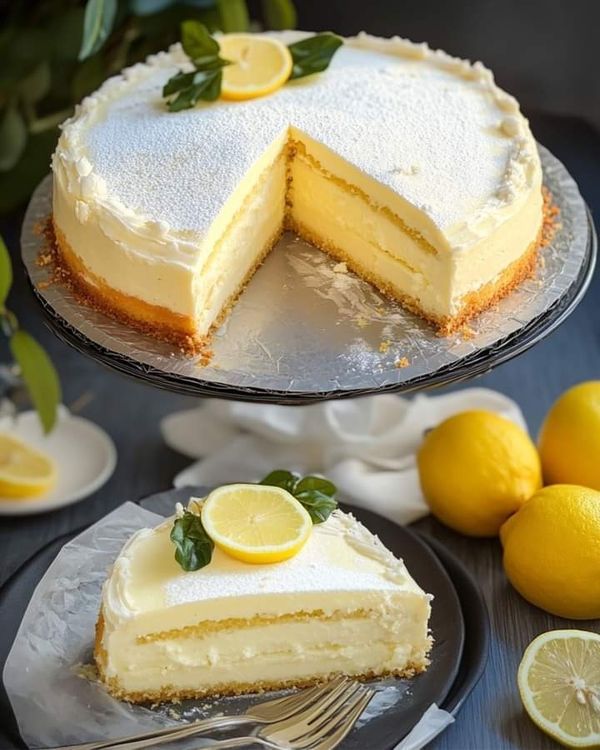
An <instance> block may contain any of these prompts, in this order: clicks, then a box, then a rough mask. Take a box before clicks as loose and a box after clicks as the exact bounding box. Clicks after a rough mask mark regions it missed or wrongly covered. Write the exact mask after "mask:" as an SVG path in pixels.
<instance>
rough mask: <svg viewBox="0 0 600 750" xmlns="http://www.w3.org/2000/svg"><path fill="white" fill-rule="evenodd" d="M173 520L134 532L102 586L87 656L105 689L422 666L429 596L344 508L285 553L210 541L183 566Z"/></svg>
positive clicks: (306, 678)
mask: <svg viewBox="0 0 600 750" xmlns="http://www.w3.org/2000/svg"><path fill="white" fill-rule="evenodd" d="M171 526H172V521H170V522H167V523H166V524H163V525H161V526H159V527H157V529H155V530H144V532H140V533H139V534H138V535H137V536H134V537H133V538H132V540H131V541H130V543H128V545H127V546H126V547H125V548H124V551H123V553H122V554H121V556H120V557H119V558H118V559H117V561H116V563H115V566H114V568H113V571H112V572H111V574H110V576H109V579H108V581H107V583H106V585H105V588H104V592H103V604H102V609H101V612H100V616H99V620H98V625H97V632H96V647H95V658H96V663H97V665H98V668H99V671H100V675H101V677H102V680H103V681H104V682H105V683H106V684H107V686H108V688H109V690H110V692H111V693H112V694H113V695H114V696H116V697H118V698H122V699H126V700H131V701H134V702H142V701H147V700H150V701H157V700H179V699H182V698H192V697H198V696H202V695H215V694H220V695H221V694H239V693H244V692H256V691H261V690H268V689H277V688H280V687H284V686H293V685H297V686H299V685H308V684H312V683H315V682H318V681H322V680H326V679H328V678H330V677H332V676H334V675H337V674H345V675H349V676H355V677H357V678H367V677H374V676H380V675H401V676H407V677H409V676H412V675H414V674H416V673H418V672H421V671H423V670H424V669H425V668H426V667H427V664H428V653H429V650H430V648H431V637H430V635H429V632H428V619H429V614H430V597H429V596H428V595H427V594H425V593H424V592H423V591H422V590H421V589H420V588H419V587H418V585H417V584H416V583H415V582H414V581H413V579H412V578H411V577H410V574H409V573H408V571H406V568H405V567H404V565H403V563H402V562H401V561H399V560H396V558H394V557H393V555H392V554H391V553H390V552H389V551H388V550H386V549H385V547H383V545H382V544H381V543H380V542H379V541H378V540H376V539H375V538H374V537H373V536H372V535H371V534H370V532H368V531H367V530H366V529H365V528H364V527H362V526H361V525H360V524H358V522H356V520H355V519H354V518H352V517H351V516H348V515H346V514H341V513H337V512H336V514H335V515H334V516H332V517H330V519H328V521H327V522H326V523H324V524H321V525H319V526H317V527H315V528H314V530H313V533H312V535H311V537H310V538H309V541H308V542H307V544H306V545H305V547H304V548H303V549H302V550H301V552H300V553H299V554H298V555H296V556H295V557H294V558H292V559H291V560H288V561H286V562H284V563H277V564H273V565H248V564H245V563H241V562H239V561H237V560H234V559H233V558H231V557H229V556H227V555H226V554H225V553H223V552H221V551H220V550H218V549H215V550H214V552H213V558H212V560H211V562H210V564H209V565H208V566H207V567H205V568H202V569H200V570H199V571H196V572H192V573H185V572H183V571H182V570H181V568H179V566H178V565H177V563H176V562H175V560H174V556H173V547H172V543H171V542H170V539H169V534H170V530H171Z"/></svg>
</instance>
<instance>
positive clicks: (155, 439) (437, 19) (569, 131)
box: [0, 0, 600, 750]
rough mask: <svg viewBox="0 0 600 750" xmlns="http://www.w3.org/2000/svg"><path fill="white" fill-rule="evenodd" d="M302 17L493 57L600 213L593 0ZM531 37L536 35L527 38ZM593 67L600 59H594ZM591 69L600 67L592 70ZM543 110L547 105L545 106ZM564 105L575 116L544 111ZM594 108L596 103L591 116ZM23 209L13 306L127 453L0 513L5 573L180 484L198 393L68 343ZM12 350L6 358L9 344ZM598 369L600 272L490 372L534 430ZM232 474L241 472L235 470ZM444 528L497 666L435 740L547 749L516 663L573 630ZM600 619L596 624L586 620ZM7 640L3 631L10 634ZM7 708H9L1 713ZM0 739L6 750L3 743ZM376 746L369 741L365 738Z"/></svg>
mask: <svg viewBox="0 0 600 750" xmlns="http://www.w3.org/2000/svg"><path fill="white" fill-rule="evenodd" d="M300 6H301V7H300V20H301V24H302V25H303V26H305V27H307V28H315V29H317V28H333V29H335V30H338V31H340V32H343V33H352V32H355V31H357V30H360V29H362V28H365V29H367V30H369V31H371V32H373V33H379V34H386V35H389V34H394V33H398V34H401V35H404V36H409V37H413V38H415V39H417V40H419V39H427V40H429V41H430V43H431V44H432V45H434V46H442V47H445V48H446V49H448V50H449V51H451V52H454V53H457V54H460V55H462V56H465V57H472V58H478V57H480V58H481V59H482V60H483V61H484V62H485V63H487V64H489V65H490V66H491V67H493V68H495V70H496V72H497V78H498V80H499V81H500V83H501V84H503V85H504V86H506V87H507V88H508V89H510V90H512V91H513V93H516V94H517V95H519V96H520V97H521V98H522V99H523V101H524V104H525V111H526V112H527V114H529V115H530V117H531V122H532V128H533V131H534V133H535V135H536V136H537V138H538V140H539V141H540V142H541V143H543V144H544V145H546V146H547V147H548V148H550V149H551V150H552V151H553V152H554V153H555V154H556V155H557V156H558V157H559V158H560V159H562V160H563V161H564V163H565V164H566V165H567V167H568V168H569V170H570V171H571V172H572V174H573V175H574V177H575V178H576V179H577V180H578V182H579V185H580V187H581V191H582V193H583V195H584V197H585V198H586V200H587V201H588V203H589V205H590V207H591V208H592V212H593V213H594V214H595V215H596V217H597V214H598V211H599V210H600V138H599V137H598V133H597V131H596V130H595V129H594V128H593V127H592V124H591V123H592V120H593V118H594V117H596V121H597V113H598V99H599V97H598V84H597V82H596V80H595V78H594V69H595V71H596V72H597V71H598V67H599V66H598V55H597V50H596V34H597V30H598V23H597V19H598V10H600V2H596V1H595V0H594V1H593V2H592V0H572V1H571V2H560V1H559V0H545V1H541V0H539V1H538V0H536V1H535V2H529V1H528V0H522V2H516V0H505V2H491V0H480V2H475V0H469V1H465V2H458V0H454V1H452V2H443V1H442V0H440V1H439V2H437V1H436V2H434V1H433V0H424V1H422V2H418V1H417V0H410V1H408V0H406V1H404V2H402V1H399V2H382V1H381V0H371V2H368V3H367V2H360V3H359V2H354V1H353V0H350V1H347V2H342V0H322V2H320V3H317V2H313V1H312V0H311V2H301V3H300ZM524 42H527V44H526V45H525V46H523V45H524ZM590 66H591V67H590ZM590 70H591V71H592V72H590ZM543 111H545V112H546V113H545V114H542V112H543ZM557 112H562V113H565V112H568V113H570V115H569V116H557V115H556V114H554V115H549V114H548V113H557ZM594 113H596V114H594ZM20 221H21V216H19V215H17V216H13V217H10V218H8V219H4V220H2V221H0V231H1V232H2V233H3V234H4V236H5V238H6V240H7V242H8V244H9V247H10V249H11V251H12V253H13V256H14V258H15V266H16V283H15V287H14V289H13V292H12V294H11V297H10V300H9V302H10V306H11V307H12V308H13V309H14V310H15V311H16V312H17V314H18V315H19V317H20V319H21V320H22V322H23V324H24V325H25V326H26V327H28V328H29V330H31V331H32V332H33V333H34V334H35V335H37V336H38V337H39V338H40V339H41V340H42V341H43V342H44V344H45V345H46V346H47V347H48V349H49V350H50V352H51V355H52V357H53V359H54V361H55V363H56V365H57V367H58V370H59V372H60V375H61V378H62V383H63V389H64V396H65V398H64V401H65V403H66V404H67V405H70V406H72V407H74V408H75V410H76V411H78V412H79V413H81V414H82V415H84V416H86V417H88V418H90V419H92V420H94V421H96V422H97V423H98V424H100V425H102V426H103V427H104V428H105V429H106V430H107V431H108V432H109V433H110V434H111V435H112V437H113V438H114V440H115V442H116V444H117V448H118V452H119V464H118V466H117V470H116V473H115V475H114V477H113V478H112V479H111V481H110V482H109V483H108V484H107V485H106V486H105V487H104V488H103V489H101V490H100V491H99V492H97V493H95V494H94V495H93V496H92V497H91V498H89V499H87V500H85V501H83V502H81V503H79V504H77V505H74V506H71V507H69V508H65V509H62V510H59V511H55V512H52V513H48V514H44V515H40V516H33V517H27V518H14V519H10V518H0V583H1V582H2V581H3V580H5V579H6V578H7V577H8V576H9V575H10V574H11V572H12V571H14V570H15V569H16V568H17V567H18V566H19V564H21V563H22V562H23V561H24V560H26V559H27V557H28V556H29V555H31V554H32V553H33V552H34V551H35V550H36V549H38V548H39V547H40V546H41V545H42V544H43V543H44V542H45V541H48V540H50V539H53V538H55V537H56V536H58V535H59V534H61V533H64V532H66V531H68V530H70V529H74V528H77V527H79V526H81V525H82V524H84V523H90V522H92V521H93V520H95V519H97V518H99V517H101V516H102V515H104V514H105V513H106V512H107V511H108V510H109V509H111V508H113V507H115V506H116V505H118V504H120V503H122V502H123V501H125V500H135V499H137V498H140V497H142V496H144V495H147V494H150V493H153V492H156V491H158V490H161V489H165V488H167V487H168V486H170V483H171V479H172V477H173V475H174V473H175V472H176V471H178V470H179V469H181V468H183V467H184V466H185V465H186V464H187V460H186V459H184V458H182V457H180V456H178V455H176V454H174V453H173V452H172V451H170V450H169V449H167V448H166V447H165V446H164V445H163V444H162V441H161V438H160V433H159V419H160V417H161V416H162V415H164V414H168V413H169V412H171V411H174V410H176V409H179V408H183V407H185V406H186V405H187V406H191V405H193V401H191V400H189V399H185V398H183V397H180V396H174V395H170V394H167V393H164V392H162V391H158V390H153V389H151V388H149V387H148V386H144V385H140V384H138V383H136V382H133V381H130V380H126V379H125V378H123V377H121V376H119V375H117V374H115V373H112V372H109V371H107V370H104V369H103V368H102V367H100V366H99V365H97V364H96V363H94V362H92V361H90V360H88V359H85V358H84V357H82V356H81V355H79V354H77V353H75V352H74V351H71V350H69V349H68V348H67V347H66V346H65V345H64V344H62V343H61V342H60V341H58V340H57V339H56V338H54V337H53V336H52V335H51V334H50V333H49V332H48V331H47V330H46V328H45V326H44V324H43V321H42V318H41V316H40V313H39V310H38V308H37V306H36V304H35V302H34V300H33V298H32V296H31V293H30V291H29V289H28V287H27V284H26V282H25V279H24V275H23V273H22V270H21V268H20V266H19V261H18V230H19V226H20ZM2 346H3V348H2V349H1V350H0V355H1V358H2V360H3V361H4V360H6V359H7V356H8V355H7V352H6V348H5V347H4V344H3V343H2ZM592 378H595V379H598V378H600V276H599V275H598V273H597V274H596V277H595V279H594V281H593V283H592V285H591V287H590V290H589V292H588V294H587V296H586V298H585V299H584V301H583V303H582V304H581V306H580V307H579V308H578V309H577V311H576V312H575V313H574V314H573V315H572V317H571V318H570V319H569V320H568V321H567V322H566V323H565V324H564V325H563V326H562V327H561V328H560V329H559V330H558V331H556V332H555V333H554V334H553V335H552V336H551V337H550V338H548V339H547V340H545V341H543V342H542V343H540V344H539V345H537V346H536V347H535V348H534V349H532V350H530V351H529V352H527V353H526V354H524V355H522V356H521V357H519V358H518V359H516V360H514V361H512V362H510V363H508V364H506V365H503V366H502V367H500V368H499V369H498V370H496V371H495V372H493V373H492V374H490V375H488V376H486V377H484V378H481V379H479V380H478V381H477V383H476V384H477V385H485V386H488V387H491V388H497V389H498V390H500V391H502V392H503V393H506V394H507V395H509V396H511V397H512V398H514V399H516V400H517V401H518V402H519V404H520V405H521V408H522V409H523V411H524V413H525V416H526V418H527V420H528V423H529V425H530V428H531V430H532V432H533V433H534V434H535V433H536V432H537V430H538V428H539V425H540V422H541V420H542V418H543V415H544V414H545V412H546V410H547V409H548V408H549V406H550V405H551V403H552V401H553V400H554V399H555V398H556V397H557V396H558V395H559V394H560V393H561V392H562V391H563V390H565V389H566V388H568V387H569V386H570V385H572V384H574V383H576V382H578V381H581V380H586V379H592ZM234 479H235V477H232V480H234ZM419 526H420V527H421V528H425V529H426V530H427V531H428V533H431V534H433V535H435V536H436V537H438V538H440V539H442V540H443V541H444V543H445V544H446V545H447V546H448V548H449V549H450V550H452V551H453V552H454V553H455V554H457V556H458V557H460V558H461V559H462V560H463V561H465V562H466V563H467V565H468V566H469V567H470V569H471V570H472V572H473V573H474V575H475V576H476V578H477V579H478V581H479V582H480V584H481V586H482V590H483V591H484V593H485V597H486V599H487V601H488V605H489V607H490V613H491V616H492V626H493V644H492V654H491V660H492V661H491V663H490V665H489V667H488V669H487V671H486V674H485V676H484V679H483V681H482V682H481V683H480V685H479V686H478V688H477V689H476V691H475V692H474V693H473V695H472V697H471V699H470V700H469V701H468V703H467V704H466V706H465V708H464V709H463V712H462V714H461V715H460V717H459V720H458V721H457V723H456V724H455V725H454V726H453V727H452V728H451V729H450V730H449V731H448V732H446V733H445V734H444V736H443V737H442V738H440V739H439V740H438V741H436V743H435V744H434V747H435V748H437V749H438V750H442V748H443V749H444V750H499V749H504V748H520V749H526V750H537V749H538V748H540V749H542V748H553V747H556V745H555V744H554V743H552V741H550V740H549V739H547V738H545V737H544V736H543V735H541V734H540V733H539V732H538V731H537V730H536V729H535V728H534V727H533V726H532V725H531V724H530V722H529V721H528V720H527V718H526V717H524V716H523V712H522V709H521V707H520V703H519V699H518V696H517V693H516V685H515V674H516V665H517V664H518V661H519V659H520V656H521V654H522V651H523V648H524V647H525V645H526V644H527V643H528V642H529V640H530V639H531V638H532V637H534V636H535V635H537V634H538V633H539V632H542V631H543V630H547V629H549V628H553V627H567V626H569V623H567V622H565V621H561V620H560V619H559V618H551V617H549V616H547V615H544V614H543V613H541V612H540V611H539V610H536V609H535V608H533V607H531V606H529V605H528V604H526V603H525V602H524V601H523V600H521V599H520V598H519V597H518V596H517V595H516V594H515V593H514V592H513V591H512V590H511V589H510V587H509V586H508V584H507V583H506V581H505V579H504V577H503V575H502V571H501V565H500V549H499V545H498V543H497V542H496V541H482V542H479V541H473V540H469V539H465V538H463V537H460V536H458V535H456V534H453V533H452V532H450V531H448V530H446V529H443V528H442V527H441V526H440V525H439V524H437V523H435V522H433V521H429V520H428V521H424V522H421V524H419ZM581 625H582V627H585V628H592V629H596V630H597V629H598V625H599V623H597V622H595V623H582V624H581ZM0 638H2V634H0ZM1 723H2V717H0V724H1ZM0 750H9V749H8V748H5V747H2V746H1V745H0ZM365 750H367V749H365Z"/></svg>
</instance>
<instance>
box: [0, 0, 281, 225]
mask: <svg viewBox="0 0 600 750" xmlns="http://www.w3.org/2000/svg"><path fill="white" fill-rule="evenodd" d="M256 7H257V8H258V13H257V18H256V19H251V18H250V13H249V10H248V6H247V3H246V0H87V2H86V3H84V2H81V1H78V0H36V2H31V1H29V0H27V1H26V0H18V1H16V2H11V3H10V4H9V8H8V10H7V11H6V18H5V21H4V23H3V25H2V30H1V31H0V60H1V61H2V64H1V65H0V213H6V212H8V211H10V210H12V209H14V208H16V207H18V206H19V205H20V204H21V203H23V202H24V201H25V200H27V198H28V197H29V195H30V194H31V192H32V190H33V189H34V187H35V186H36V185H37V183H38V182H39V181H40V180H41V179H42V177H43V176H44V175H45V174H46V173H47V172H48V168H49V163H50V156H51V154H52V151H53V150H54V146H55V143H56V139H57V137H58V125H59V124H60V123H61V122H62V121H63V120H65V119H66V118H67V117H68V116H69V115H70V114H71V112H72V111H73V107H74V105H75V104H76V103H77V102H79V101H80V100H81V99H82V98H83V97H84V96H86V95H87V94H90V93H91V92H92V91H94V90H95V89H96V88H98V86H99V85H100V84H101V83H102V81H104V80H105V79H106V78H108V77H109V76H111V75H115V74H116V73H118V72H119V71H120V70H121V69H122V68H124V67H125V66H127V65H132V64H134V63H135V62H139V61H141V60H143V59H144V58H145V57H146V56H147V55H149V54H152V53H153V52H158V51H159V50H161V49H165V48H166V47H168V46H169V45H170V44H172V43H173V42H175V41H177V40H178V39H179V27H180V24H181V22H182V21H184V20H186V19H189V18H193V19H197V20H199V21H201V22H202V23H204V24H205V25H206V26H207V27H208V29H209V30H210V31H211V32H212V31H216V30H221V31H225V32H229V31H245V30H248V29H250V30H253V29H258V28H261V27H266V28H271V29H285V28H293V27H294V26H295V24H296V13H295V10H294V6H293V4H292V2H291V0H260V2H259V3H258V4H257V6H256Z"/></svg>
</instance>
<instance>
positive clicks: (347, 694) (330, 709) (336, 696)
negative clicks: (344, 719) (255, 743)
mask: <svg viewBox="0 0 600 750" xmlns="http://www.w3.org/2000/svg"><path fill="white" fill-rule="evenodd" d="M358 690H362V687H361V685H360V684H359V683H358V682H351V683H350V684H349V685H345V686H340V687H339V688H338V689H337V690H332V691H331V693H330V694H329V695H326V696H325V697H324V698H323V699H322V700H320V701H318V702H317V703H314V704H313V705H312V706H310V707H309V708H307V709H305V710H304V711H302V712H300V713H298V714H295V715H294V716H291V717H290V718H288V719H284V720H283V721H281V722H276V723H274V724H271V725H270V726H267V727H264V728H263V729H261V730H260V735H261V736H263V737H267V738H268V739H270V740H273V741H276V742H288V743H291V742H294V743H296V742H299V741H300V740H301V739H303V738H304V737H307V736H310V735H312V734H314V729H313V727H312V725H311V722H313V721H315V720H316V719H318V718H319V717H323V720H325V719H327V718H328V717H330V716H332V715H333V714H335V713H336V712H337V711H339V709H340V708H341V707H342V706H343V705H344V703H345V702H346V701H348V700H349V699H350V698H352V696H354V694H355V693H356V692H357V691H358ZM332 693H333V695H332Z"/></svg>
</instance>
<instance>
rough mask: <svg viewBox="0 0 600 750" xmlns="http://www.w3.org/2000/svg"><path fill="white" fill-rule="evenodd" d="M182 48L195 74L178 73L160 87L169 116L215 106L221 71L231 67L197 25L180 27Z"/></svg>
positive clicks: (215, 41) (216, 45) (202, 27)
mask: <svg viewBox="0 0 600 750" xmlns="http://www.w3.org/2000/svg"><path fill="white" fill-rule="evenodd" d="M181 46H182V47H183V51H184V52H185V54H186V55H187V56H188V57H189V58H190V61H191V62H192V64H193V66H194V70H192V71H190V72H186V71H182V70H180V71H179V72H178V73H176V74H175V75H174V76H173V77H172V78H169V80H168V81H167V83H166V84H165V85H164V87H163V96H164V97H166V98H167V107H168V108H169V111H170V112H179V111H180V110H182V109H190V107H193V106H195V105H196V104H197V103H198V101H200V100H203V101H208V102H214V101H215V99H218V98H219V95H220V93H221V82H222V79H223V73H222V71H223V68H224V67H225V66H226V65H230V64H231V63H230V62H229V60H224V59H223V58H222V57H221V56H220V55H219V44H218V42H217V40H216V39H213V37H212V36H211V35H210V34H209V33H208V29H207V28H206V26H205V25H204V24H202V23H200V22H198V21H184V22H183V23H182V24H181Z"/></svg>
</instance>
